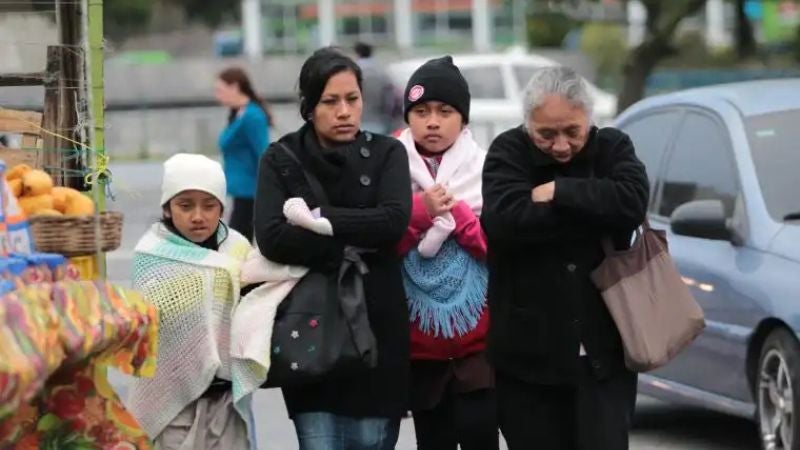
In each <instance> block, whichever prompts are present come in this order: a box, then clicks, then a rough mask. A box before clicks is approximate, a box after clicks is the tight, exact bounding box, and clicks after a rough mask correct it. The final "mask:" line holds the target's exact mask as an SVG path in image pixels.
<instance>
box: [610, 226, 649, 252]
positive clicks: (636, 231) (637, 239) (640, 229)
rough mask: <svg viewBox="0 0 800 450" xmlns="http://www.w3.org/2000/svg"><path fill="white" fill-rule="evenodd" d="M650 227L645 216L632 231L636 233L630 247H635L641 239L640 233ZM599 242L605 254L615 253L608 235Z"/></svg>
mask: <svg viewBox="0 0 800 450" xmlns="http://www.w3.org/2000/svg"><path fill="white" fill-rule="evenodd" d="M652 229H653V228H651V227H650V219H648V218H647V217H645V218H644V222H642V224H641V225H640V226H638V227H636V229H635V230H634V231H633V232H634V233H635V234H636V239H634V241H633V244H632V245H631V248H633V247H635V246H636V245H637V243H638V242H639V241H641V240H642V235H643V234H644V233H647V232H648V231H652ZM601 244H602V245H603V253H605V255H606V256H611V255H613V254H615V253H617V250H616V249H615V248H614V242H613V241H612V240H611V238H610V237H608V236H606V237H604V238H603V240H602V241H601Z"/></svg>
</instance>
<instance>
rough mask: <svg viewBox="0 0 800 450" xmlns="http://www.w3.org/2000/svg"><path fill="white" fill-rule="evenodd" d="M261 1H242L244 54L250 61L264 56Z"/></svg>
mask: <svg viewBox="0 0 800 450" xmlns="http://www.w3.org/2000/svg"><path fill="white" fill-rule="evenodd" d="M262 18H263V16H262V12H261V0H242V28H243V31H244V53H245V54H246V55H247V57H249V58H252V59H258V58H261V57H262V55H263V54H264V33H263V30H262V29H261V21H262Z"/></svg>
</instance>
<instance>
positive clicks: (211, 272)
mask: <svg viewBox="0 0 800 450" xmlns="http://www.w3.org/2000/svg"><path fill="white" fill-rule="evenodd" d="M218 233H219V238H220V241H222V243H221V245H220V248H219V250H218V251H212V250H209V249H206V248H203V247H201V246H198V245H196V244H193V243H191V242H189V241H187V240H185V239H183V238H182V237H180V236H178V235H176V234H174V233H172V232H171V231H169V230H168V229H167V228H166V227H165V226H164V225H162V224H160V223H158V224H155V225H153V227H151V228H150V230H149V231H148V232H147V233H146V234H145V236H144V237H143V238H142V239H141V240H140V241H139V243H138V244H137V246H136V249H135V254H134V259H133V285H134V288H135V289H137V290H138V291H139V292H141V293H142V294H144V295H145V297H146V298H147V299H148V300H149V301H150V302H152V303H153V304H155V305H156V307H157V308H158V311H159V316H160V317H159V349H158V359H157V367H156V374H155V377H153V378H149V379H147V378H142V379H136V380H134V381H133V383H132V385H131V388H130V395H129V398H128V401H127V407H128V409H129V410H130V412H131V413H132V414H133V415H134V417H135V418H136V420H137V421H138V422H139V424H140V425H141V426H142V428H143V429H144V430H145V431H146V432H147V433H148V435H149V436H150V437H151V438H155V437H156V436H158V435H159V434H160V433H161V432H162V431H163V430H164V428H165V427H166V426H167V425H168V424H169V423H170V422H171V421H172V420H173V419H174V418H175V417H176V416H177V415H178V413H180V411H182V410H183V409H184V408H185V407H186V406H188V405H189V404H191V403H192V402H193V401H195V400H196V399H198V398H199V397H200V396H201V395H202V394H203V393H204V392H205V391H206V389H207V388H208V386H209V385H210V384H211V381H212V380H213V379H214V377H215V376H217V377H219V378H222V379H227V380H230V379H231V378H232V377H231V357H230V346H231V322H232V316H233V310H234V307H235V306H236V304H237V302H238V301H239V273H240V272H239V271H240V267H241V264H242V262H243V261H244V259H245V257H246V256H247V254H248V252H249V251H250V248H251V247H250V244H249V242H248V241H247V239H246V238H244V237H243V236H242V235H240V234H239V233H237V232H236V231H233V230H228V229H227V228H226V227H220V231H219V232H218ZM223 233H228V235H227V237H225V235H224V234H223ZM222 238H224V240H223V239H222ZM240 414H243V415H242V417H243V419H244V420H245V422H246V423H247V424H248V428H249V430H248V432H249V434H250V436H251V443H253V447H255V445H254V444H255V440H254V439H252V437H253V436H255V434H254V432H253V429H254V427H253V417H252V412H251V411H244V412H241V411H240Z"/></svg>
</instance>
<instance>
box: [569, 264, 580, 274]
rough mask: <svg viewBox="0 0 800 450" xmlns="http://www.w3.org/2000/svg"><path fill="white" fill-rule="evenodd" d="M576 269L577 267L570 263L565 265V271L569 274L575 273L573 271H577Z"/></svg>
mask: <svg viewBox="0 0 800 450" xmlns="http://www.w3.org/2000/svg"><path fill="white" fill-rule="evenodd" d="M577 269H578V266H576V265H575V264H572V263H570V264H567V270H569V271H570V272H575V270H577Z"/></svg>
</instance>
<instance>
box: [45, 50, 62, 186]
mask: <svg viewBox="0 0 800 450" xmlns="http://www.w3.org/2000/svg"><path fill="white" fill-rule="evenodd" d="M61 50H62V48H61V47H58V46H49V47H47V69H45V77H44V78H45V83H44V117H43V118H42V128H44V129H45V130H47V131H51V132H55V133H58V134H61V133H60V131H61V128H62V127H61V120H62V116H61V84H60V82H59V80H60V79H61V56H62V51H61ZM42 138H43V141H44V150H43V152H42V153H43V155H42V164H43V166H44V168H45V169H46V170H47V171H48V172H49V173H50V175H52V177H53V181H54V182H55V183H56V184H57V185H63V174H64V173H63V171H62V170H61V161H62V160H61V152H60V151H58V150H59V149H63V148H66V146H67V143H66V141H64V139H62V138H60V137H56V136H54V135H53V134H50V133H44V136H42Z"/></svg>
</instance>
